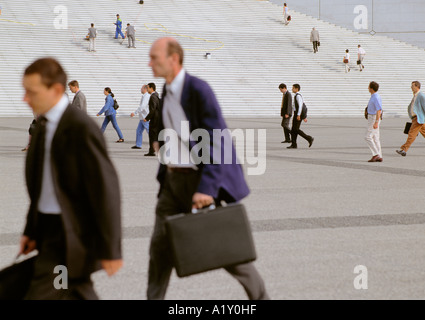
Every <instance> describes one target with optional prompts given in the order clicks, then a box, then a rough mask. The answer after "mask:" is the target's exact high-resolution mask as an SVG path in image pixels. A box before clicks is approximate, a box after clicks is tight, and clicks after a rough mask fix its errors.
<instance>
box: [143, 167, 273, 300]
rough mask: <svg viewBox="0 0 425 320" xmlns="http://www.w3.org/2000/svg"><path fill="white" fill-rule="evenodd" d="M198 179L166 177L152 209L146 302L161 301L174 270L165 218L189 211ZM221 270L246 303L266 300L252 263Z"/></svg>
mask: <svg viewBox="0 0 425 320" xmlns="http://www.w3.org/2000/svg"><path fill="white" fill-rule="evenodd" d="M200 176H201V175H200V173H199V172H198V171H193V172H191V173H175V172H174V173H172V172H167V173H166V176H165V181H164V184H163V187H162V190H161V194H160V196H159V199H158V203H157V206H156V217H155V226H154V230H153V234H152V238H151V244H150V249H149V253H150V260H149V273H148V276H149V278H148V288H147V298H148V300H162V299H164V297H165V293H166V291H167V287H168V283H169V281H170V276H171V272H172V270H173V267H174V262H173V256H172V250H171V247H170V244H169V240H168V238H167V234H166V229H165V218H166V217H167V216H171V215H175V214H178V213H182V212H190V211H191V210H192V196H193V194H194V193H195V191H196V188H197V186H198V184H199V181H200ZM206 254H208V253H206ZM225 270H226V271H227V272H229V273H230V274H231V275H232V276H233V277H234V278H236V280H238V281H239V283H240V284H241V285H242V286H243V287H244V289H245V292H246V293H247V295H248V297H249V299H251V300H260V299H269V297H268V295H267V292H266V288H265V285H264V282H263V279H262V278H261V276H260V275H259V273H258V271H257V269H256V268H255V266H254V264H253V263H244V264H239V265H234V266H230V267H227V268H225Z"/></svg>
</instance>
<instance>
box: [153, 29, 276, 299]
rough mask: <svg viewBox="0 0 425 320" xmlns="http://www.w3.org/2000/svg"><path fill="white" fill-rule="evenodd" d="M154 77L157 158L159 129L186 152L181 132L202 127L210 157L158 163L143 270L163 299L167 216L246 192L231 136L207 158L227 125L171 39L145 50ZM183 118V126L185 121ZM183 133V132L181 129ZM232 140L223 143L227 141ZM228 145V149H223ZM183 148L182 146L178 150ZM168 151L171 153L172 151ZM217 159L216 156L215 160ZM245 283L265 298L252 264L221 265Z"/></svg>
mask: <svg viewBox="0 0 425 320" xmlns="http://www.w3.org/2000/svg"><path fill="white" fill-rule="evenodd" d="M149 65H150V66H151V68H152V71H153V74H154V76H155V77H162V78H164V79H165V82H166V84H165V86H164V89H163V96H162V98H161V104H160V112H159V119H160V121H159V130H160V134H159V137H158V138H159V139H158V141H155V142H154V148H155V149H156V151H157V152H159V154H160V156H161V152H162V151H161V150H160V147H162V146H163V145H164V142H163V141H161V130H162V129H164V128H165V129H172V130H174V131H175V132H177V133H178V136H179V138H178V139H179V143H178V145H179V146H181V148H182V150H180V149H179V151H181V152H189V150H188V149H191V148H192V147H193V143H189V144H185V143H180V142H183V141H182V140H184V138H182V137H184V136H186V134H188V133H189V132H188V131H189V128H190V130H192V131H193V130H196V129H203V130H204V131H207V132H208V134H209V137H210V143H209V145H208V146H207V149H208V150H209V152H210V154H209V157H210V161H209V162H208V161H206V162H204V163H200V164H194V163H193V162H191V161H188V162H186V161H182V158H181V157H177V158H175V159H170V160H171V161H169V163H168V164H167V165H165V164H164V163H163V161H161V164H160V166H159V170H158V174H157V179H158V181H159V183H160V190H159V193H158V202H157V206H156V217H155V226H154V231H153V234H152V238H151V244H150V261H149V273H148V277H149V278H148V288H147V298H148V299H164V297H165V294H166V290H167V287H168V283H169V279H170V275H171V271H172V269H173V257H172V251H171V248H170V245H169V242H168V238H167V234H166V231H165V225H164V224H165V219H166V217H167V216H170V215H175V214H178V213H181V212H190V211H191V210H192V208H198V209H199V208H202V207H205V206H208V205H210V204H211V203H213V202H216V203H219V202H220V201H222V200H224V201H226V202H227V203H231V202H237V201H239V200H241V199H243V198H244V197H246V196H247V195H248V194H249V188H248V186H247V184H246V182H245V179H244V175H243V171H242V167H241V166H240V164H238V163H237V162H236V151H235V148H234V146H233V144H232V142H231V139H230V140H227V141H226V139H223V140H224V143H221V144H220V145H221V146H218V147H219V148H221V153H220V154H221V157H222V158H221V159H218V160H221V161H220V162H219V163H218V164H215V163H216V161H214V164H213V161H211V160H212V155H214V151H213V150H214V148H215V147H217V146H215V145H213V130H214V129H221V130H223V129H226V128H227V126H226V123H225V121H224V119H223V117H222V114H221V110H220V107H219V105H218V102H217V99H216V97H215V95H214V93H213V91H212V89H211V88H210V86H209V85H208V84H207V83H206V82H205V81H203V80H201V79H199V78H196V77H194V76H192V75H190V74H188V73H187V72H186V71H185V70H184V68H183V49H182V47H181V46H180V44H179V43H178V42H177V41H176V40H175V39H173V38H168V37H165V38H160V39H158V40H157V41H155V42H154V44H153V45H152V47H151V50H150V62H149ZM187 122H188V126H187V125H185V124H187ZM185 131H187V132H185ZM229 143H230V144H232V145H231V146H228V145H227V144H229ZM228 147H230V148H228ZM184 148H186V150H183V149H184ZM229 149H230V150H232V155H231V163H230V164H223V155H224V154H225V150H229ZM172 153H173V152H171V153H170V154H172ZM215 160H217V159H215ZM226 271H227V272H229V273H230V274H231V275H232V276H233V277H235V278H236V279H237V280H238V281H239V282H240V283H241V285H242V286H243V287H244V289H245V292H246V293H247V295H248V297H249V298H250V299H255V300H257V299H268V298H269V297H268V294H267V292H266V289H265V285H264V282H263V280H262V278H261V276H260V275H259V273H258V271H257V269H256V268H255V266H254V264H253V263H245V264H240V265H234V266H230V267H227V268H226Z"/></svg>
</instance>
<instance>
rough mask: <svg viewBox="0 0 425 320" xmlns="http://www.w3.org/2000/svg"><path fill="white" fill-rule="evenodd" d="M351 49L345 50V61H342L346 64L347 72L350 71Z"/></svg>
mask: <svg viewBox="0 0 425 320" xmlns="http://www.w3.org/2000/svg"><path fill="white" fill-rule="evenodd" d="M349 52H350V51H349V50H348V49H347V50H345V55H344V58H343V61H342V62H344V66H345V73H347V72H350V70H351V69H350V61H351V60H350V53H349Z"/></svg>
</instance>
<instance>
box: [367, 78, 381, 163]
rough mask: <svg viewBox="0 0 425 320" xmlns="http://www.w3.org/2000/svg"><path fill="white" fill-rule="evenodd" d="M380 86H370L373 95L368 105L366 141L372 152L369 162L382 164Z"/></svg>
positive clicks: (372, 84)
mask: <svg viewBox="0 0 425 320" xmlns="http://www.w3.org/2000/svg"><path fill="white" fill-rule="evenodd" d="M378 90H379V84H378V83H376V82H375V81H372V82H371V83H370V84H369V92H370V94H371V97H370V100H369V103H368V105H367V113H368V117H367V120H368V126H367V132H366V137H365V140H366V142H367V145H368V146H369V149H370V151H371V152H372V158H371V159H370V160H369V161H368V162H382V161H383V159H382V151H381V142H380V141H379V124H380V121H381V114H382V100H381V96H380V95H379V93H378Z"/></svg>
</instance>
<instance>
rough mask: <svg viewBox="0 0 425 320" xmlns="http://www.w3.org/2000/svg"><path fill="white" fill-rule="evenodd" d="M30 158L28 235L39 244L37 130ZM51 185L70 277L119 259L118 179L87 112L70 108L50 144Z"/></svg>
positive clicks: (91, 270)
mask: <svg viewBox="0 0 425 320" xmlns="http://www.w3.org/2000/svg"><path fill="white" fill-rule="evenodd" d="M32 139H33V140H32V141H31V145H30V148H29V150H28V154H27V159H26V181H27V188H28V193H29V197H30V207H29V210H28V215H27V223H26V226H25V230H24V235H26V236H28V237H29V238H31V239H35V237H36V234H37V203H38V199H39V196H40V187H39V186H40V185H41V176H40V172H37V169H36V168H37V167H36V161H37V150H36V149H37V147H36V145H37V143H36V141H37V139H39V132H38V130H37V129H36V130H35V133H34V136H33V137H32ZM51 165H52V172H53V181H54V187H55V191H56V194H57V197H58V201H59V204H60V207H61V210H62V214H61V217H62V220H63V225H64V230H65V236H66V244H67V248H66V249H67V252H66V258H67V268H68V275H69V277H76V278H78V277H81V276H84V275H87V274H90V273H92V272H94V271H96V270H98V269H100V267H101V266H100V261H99V260H101V259H107V260H112V259H120V258H121V207H120V203H121V199H120V187H119V181H118V176H117V173H116V171H115V168H114V166H113V164H112V162H111V160H110V159H109V156H108V154H107V149H106V145H105V141H104V138H103V135H102V132H101V131H100V130H99V127H98V126H97V124H96V123H95V122H94V121H93V120H92V119H91V118H90V117H89V116H88V115H86V114H85V113H83V112H81V111H80V110H77V109H76V108H74V107H72V106H68V107H67V109H66V110H65V112H64V113H63V115H62V118H61V120H60V121H59V124H58V127H57V129H56V132H55V135H54V136H53V140H52V145H51Z"/></svg>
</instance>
